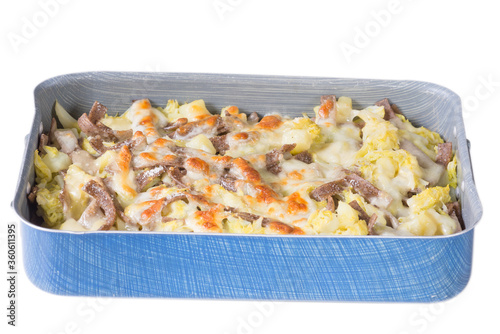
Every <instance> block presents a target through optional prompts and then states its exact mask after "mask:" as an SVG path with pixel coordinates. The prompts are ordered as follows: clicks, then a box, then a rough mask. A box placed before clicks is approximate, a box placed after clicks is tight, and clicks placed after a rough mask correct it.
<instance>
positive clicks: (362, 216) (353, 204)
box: [349, 201, 370, 223]
mask: <svg viewBox="0 0 500 334" xmlns="http://www.w3.org/2000/svg"><path fill="white" fill-rule="evenodd" d="M349 205H350V206H351V207H352V208H353V209H354V210H356V211H358V213H359V218H360V219H362V220H364V221H365V222H366V223H368V221H369V220H370V216H368V214H367V213H366V212H365V210H363V208H362V207H361V206H360V205H359V203H358V202H357V201H351V202H349Z"/></svg>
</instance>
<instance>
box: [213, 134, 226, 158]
mask: <svg viewBox="0 0 500 334" xmlns="http://www.w3.org/2000/svg"><path fill="white" fill-rule="evenodd" d="M210 141H211V142H212V145H214V148H215V151H217V154H220V155H224V154H226V151H228V150H229V149H230V147H229V144H228V143H227V138H226V135H223V136H216V137H212V138H210Z"/></svg>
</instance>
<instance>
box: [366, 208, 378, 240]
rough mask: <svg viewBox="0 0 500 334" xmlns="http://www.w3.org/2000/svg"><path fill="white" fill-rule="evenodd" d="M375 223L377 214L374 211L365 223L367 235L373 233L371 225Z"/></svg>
mask: <svg viewBox="0 0 500 334" xmlns="http://www.w3.org/2000/svg"><path fill="white" fill-rule="evenodd" d="M376 223H377V215H376V214H375V213H374V214H373V215H372V216H371V217H370V219H369V220H368V221H367V225H368V234H369V235H374V234H375V233H374V231H373V227H374V226H375V224H376Z"/></svg>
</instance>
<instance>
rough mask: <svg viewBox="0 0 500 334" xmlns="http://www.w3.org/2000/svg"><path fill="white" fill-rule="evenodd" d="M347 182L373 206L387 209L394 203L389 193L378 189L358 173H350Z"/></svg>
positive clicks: (346, 178)
mask: <svg viewBox="0 0 500 334" xmlns="http://www.w3.org/2000/svg"><path fill="white" fill-rule="evenodd" d="M345 180H346V181H347V183H348V184H349V185H350V186H351V187H352V188H353V189H354V191H355V192H357V193H358V194H360V195H361V196H363V197H364V198H365V199H366V200H367V201H368V202H370V203H371V204H373V205H376V206H379V207H382V208H386V207H388V206H389V204H391V202H392V197H391V196H390V195H389V194H388V193H386V192H385V191H382V190H380V189H378V188H377V187H375V186H374V185H373V184H371V183H370V182H368V181H367V180H365V179H364V178H362V177H361V176H359V175H358V174H356V173H348V174H347V175H346V177H345Z"/></svg>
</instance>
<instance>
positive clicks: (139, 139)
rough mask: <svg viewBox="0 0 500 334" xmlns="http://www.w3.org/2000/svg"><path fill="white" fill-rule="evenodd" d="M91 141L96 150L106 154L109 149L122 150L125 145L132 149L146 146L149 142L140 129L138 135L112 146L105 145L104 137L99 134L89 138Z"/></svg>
mask: <svg viewBox="0 0 500 334" xmlns="http://www.w3.org/2000/svg"><path fill="white" fill-rule="evenodd" d="M138 134H139V135H138ZM89 143H90V145H91V146H92V147H93V148H94V150H96V151H97V153H99V154H104V152H106V151H109V150H112V151H117V150H120V149H121V148H122V147H123V146H128V147H129V149H130V150H131V151H132V150H135V149H141V148H144V147H145V146H146V144H147V139H146V137H145V136H144V135H142V132H140V131H138V132H137V133H136V135H134V137H132V138H129V139H126V140H123V141H121V142H119V143H117V144H115V145H112V146H104V143H103V141H102V138H101V136H99V135H97V136H95V137H92V138H91V139H89Z"/></svg>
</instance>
